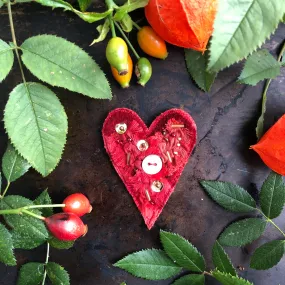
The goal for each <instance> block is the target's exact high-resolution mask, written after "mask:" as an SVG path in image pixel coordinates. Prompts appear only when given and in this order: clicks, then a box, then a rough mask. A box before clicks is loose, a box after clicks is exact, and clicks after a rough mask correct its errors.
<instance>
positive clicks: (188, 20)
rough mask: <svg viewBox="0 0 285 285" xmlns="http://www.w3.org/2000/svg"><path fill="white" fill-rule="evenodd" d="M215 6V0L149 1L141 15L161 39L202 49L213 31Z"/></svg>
mask: <svg viewBox="0 0 285 285" xmlns="http://www.w3.org/2000/svg"><path fill="white" fill-rule="evenodd" d="M217 5H218V1H217V0H150V1H149V3H148V5H147V6H146V7H145V14H146V18H147V20H148V22H149V23H150V25H151V26H152V28H153V29H154V30H155V32H156V33H157V34H158V35H159V36H160V37H161V38H163V39H164V40H165V41H167V42H169V43H171V44H173V45H176V46H180V47H183V48H191V49H195V50H198V51H201V52H204V51H205V50H206V46H207V43H208V41H209V39H210V37H211V35H212V32H213V26H214V20H215V16H216V13H217Z"/></svg>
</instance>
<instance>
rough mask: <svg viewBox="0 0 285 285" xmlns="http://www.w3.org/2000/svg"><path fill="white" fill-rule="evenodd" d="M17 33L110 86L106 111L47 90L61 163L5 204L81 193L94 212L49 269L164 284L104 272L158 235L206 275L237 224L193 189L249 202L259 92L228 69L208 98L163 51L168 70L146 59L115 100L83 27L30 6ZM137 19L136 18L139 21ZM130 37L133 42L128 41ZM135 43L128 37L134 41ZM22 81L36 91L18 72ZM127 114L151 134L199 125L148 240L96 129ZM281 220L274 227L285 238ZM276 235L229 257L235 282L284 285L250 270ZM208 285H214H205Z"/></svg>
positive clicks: (280, 268) (98, 103) (18, 13)
mask: <svg viewBox="0 0 285 285" xmlns="http://www.w3.org/2000/svg"><path fill="white" fill-rule="evenodd" d="M13 9H14V11H15V15H14V18H15V29H16V32H17V37H18V41H19V43H21V42H23V41H24V40H25V39H26V38H28V37H30V36H33V35H38V34H46V33H47V34H56V35H58V36H61V37H64V38H66V39H68V40H69V41H72V42H74V43H76V44H77V45H79V46H81V47H82V48H83V49H85V50H86V51H87V52H88V53H89V54H90V55H91V56H92V57H93V58H94V59H95V60H96V61H97V62H98V63H99V64H100V66H101V67H102V69H103V70H104V72H105V73H106V74H107V76H108V78H110V83H111V86H112V90H113V96H114V97H113V99H112V101H102V100H92V99H90V98H88V97H85V96H82V95H80V94H75V93H72V92H68V91H66V90H64V89H60V88H52V89H53V90H54V92H55V93H56V94H57V95H58V96H59V98H60V100H61V102H62V103H63V105H64V107H65V110H66V113H67V115H68V118H69V134H68V140H67V145H66V148H65V151H64V155H63V158H62V160H61V162H60V164H59V166H58V167H57V168H56V170H55V171H54V172H53V173H52V174H51V175H49V176H48V177H47V178H42V177H41V176H40V175H38V174H37V173H36V172H35V171H29V173H27V174H26V175H25V176H24V177H23V178H21V179H19V180H18V181H17V182H15V183H13V184H12V186H11V189H10V192H9V193H10V194H21V195H24V196H27V197H30V198H35V197H36V196H37V195H39V193H41V191H42V190H43V189H45V188H46V187H48V188H49V192H50V195H51V196H52V198H53V201H54V202H57V203H60V202H61V201H62V200H63V198H64V197H65V196H66V195H68V194H71V193H74V192H78V191H80V192H83V193H85V194H86V195H87V196H88V197H89V198H90V200H91V202H92V205H93V207H94V211H93V213H92V214H91V215H89V216H87V217H85V218H84V221H85V222H86V223H88V226H89V232H88V234H87V236H86V237H84V238H82V239H80V240H78V241H77V242H76V244H75V247H74V248H72V249H69V250H63V251H60V250H56V249H52V250H51V258H50V260H52V261H54V262H57V263H60V264H61V265H63V266H64V267H65V268H66V270H67V271H68V272H69V273H70V278H71V284H74V285H75V284H78V285H91V284H92V285H93V284H96V285H103V284H108V285H109V284H110V285H113V284H114V285H115V284H117V285H119V284H120V283H121V282H123V281H126V282H127V284H128V285H143V284H161V285H162V284H165V285H166V284H170V283H171V280H167V281H159V282H152V281H145V280H142V279H138V278H134V277H132V276H131V275H129V274H128V273H126V272H124V271H122V270H120V269H117V268H115V267H113V266H112V263H114V262H116V261H117V260H118V259H120V258H122V257H123V256H125V255H126V254H128V253H131V252H134V251H138V250H141V249H145V248H152V247H154V248H159V247H160V244H159V230H160V229H164V230H168V231H174V232H176V233H179V234H181V235H183V236H184V237H185V238H187V239H189V240H190V241H191V242H192V243H193V244H194V245H195V246H196V247H197V248H198V249H199V250H200V251H201V253H202V254H203V255H204V257H205V259H206V261H207V267H208V269H209V270H210V269H211V268H213V267H212V263H211V248H212V246H213V244H214V242H215V239H216V238H217V236H218V235H219V233H220V232H221V231H222V230H223V228H224V227H225V226H226V225H228V224H229V223H230V222H231V221H233V220H235V219H237V218H238V215H236V214H233V213H229V212H226V211H224V210H223V209H222V208H220V207H219V206H218V205H216V204H214V203H213V202H212V200H211V199H209V198H208V197H207V195H206V194H205V192H204V191H203V190H202V189H201V188H200V186H199V184H198V181H199V180H200V179H219V180H226V181H231V182H234V183H238V184H240V185H242V186H243V187H245V188H246V189H248V190H249V191H250V193H251V194H253V195H255V196H256V193H257V191H258V190H257V189H259V188H260V186H261V184H262V182H263V180H264V179H265V177H266V175H267V174H268V172H269V170H268V168H266V167H265V166H264V164H263V163H262V161H261V160H260V159H259V157H258V156H257V155H256V154H255V153H254V152H253V151H251V150H249V146H250V145H251V144H254V143H255V142H256V138H255V125H256V121H257V118H258V114H259V110H260V98H261V92H262V87H263V85H262V84H258V85H257V86H256V87H249V86H245V85H240V84H238V83H236V78H237V76H238V75H239V74H240V71H241V68H242V65H241V64H239V65H235V66H233V67H231V68H230V69H227V70H224V71H223V72H221V73H220V74H219V76H218V77H217V79H216V82H215V83H214V86H213V88H212V90H211V92H210V93H203V92H201V91H200V90H199V89H198V88H197V87H196V86H195V84H193V82H192V81H191V79H190V78H189V76H188V74H187V72H186V68H185V63H184V57H183V49H179V48H176V47H171V46H169V57H168V59H167V60H166V61H159V60H155V59H151V62H152V63H153V69H154V72H153V73H154V75H153V77H152V80H151V81H150V83H149V84H148V85H147V87H146V88H141V87H139V86H137V85H136V84H135V80H133V81H132V86H131V87H130V88H129V89H128V90H122V89H120V88H119V86H118V85H117V84H116V82H115V81H114V80H113V79H112V77H111V74H110V68H109V66H108V64H107V62H106V60H105V55H104V50H105V46H106V42H103V43H99V44H97V45H95V46H93V47H89V44H90V42H91V41H92V40H93V38H94V37H96V36H97V32H96V29H95V27H96V24H93V25H91V24H88V23H85V22H83V21H82V20H81V19H79V18H77V17H76V16H74V15H73V14H71V13H69V12H66V13H64V12H62V11H61V10H59V9H57V10H55V11H52V10H51V9H49V8H44V7H41V6H39V5H37V4H32V5H31V4H25V5H22V6H14V7H13ZM137 16H138V17H142V15H140V14H138V15H137ZM284 34H285V25H281V26H279V29H278V30H277V32H276V34H275V35H274V36H273V37H272V38H271V40H270V41H268V43H267V44H266V45H265V46H266V47H267V48H269V49H270V50H271V51H272V53H274V54H275V53H276V52H277V51H278V50H279V48H280V43H281V42H282V40H283V38H284ZM133 36H134V35H133ZM0 38H1V39H3V40H4V41H11V36H10V32H9V26H8V15H7V13H6V11H5V9H4V8H2V9H1V10H0ZM134 38H135V36H134ZM25 73H26V76H27V78H28V80H33V81H38V80H37V79H35V78H33V76H32V75H31V74H30V73H29V72H28V71H25ZM284 80H285V73H284V70H283V74H282V75H281V76H279V77H278V78H277V79H276V80H274V81H273V82H272V85H271V87H270V90H269V93H268V97H269V102H268V112H267V115H266V126H267V128H268V127H269V126H271V125H272V124H273V123H274V122H275V121H276V120H277V119H278V118H279V117H280V116H281V115H282V114H283V113H284V110H285V109H284V107H285V97H284V94H285V85H284ZM20 82H21V77H20V72H19V68H18V65H17V64H16V63H15V64H14V68H13V71H12V73H11V74H10V75H9V76H8V78H7V79H6V80H5V81H4V82H3V83H2V84H1V85H0V109H1V116H3V109H4V106H5V104H6V102H7V99H8V94H9V92H11V90H12V89H13V88H14V87H15V86H16V85H17V84H18V83H20ZM117 107H128V108H131V109H133V110H135V111H136V112H138V114H139V115H140V116H141V117H142V118H143V119H144V120H145V122H146V123H147V124H150V123H151V122H152V120H153V119H154V118H155V117H156V116H157V115H158V114H160V113H161V112H163V111H165V110H167V109H169V108H173V107H180V108H183V109H184V110H185V111H187V112H189V113H190V114H191V115H192V116H193V118H194V120H195V121H196V123H197V127H198V143H197V146H196V148H195V151H194V154H193V155H192V157H191V159H190V161H189V163H188V164H187V166H186V167H185V170H184V172H183V174H182V176H181V179H180V181H179V183H178V185H177V187H176V190H175V192H174V193H173V195H172V196H171V198H170V200H169V202H168V204H167V205H166V207H165V208H164V210H163V212H162V214H161V216H160V218H159V219H158V221H157V223H156V225H155V227H154V228H153V229H152V230H151V231H148V230H147V228H146V226H145V225H144V223H143V219H142V217H141V215H140V213H139V212H138V210H137V209H136V206H135V204H134V203H133V201H132V199H131V197H130V195H129V194H128V193H127V191H126V189H125V187H124V185H123V183H122V182H121V181H120V179H119V177H118V175H117V174H116V172H115V170H114V169H113V167H112V165H111V163H110V161H109V158H108V156H107V154H106V152H105V151H104V147H103V142H102V137H101V128H102V123H103V121H104V119H105V117H106V116H107V114H108V112H109V111H111V110H113V109H114V108H117ZM0 136H1V138H0V154H1V155H2V154H3V153H4V151H5V148H6V143H7V136H6V134H5V132H4V127H3V122H1V124H0ZM284 217H285V214H283V216H281V217H279V218H278V219H276V223H277V224H278V225H279V226H280V227H281V228H283V229H284V228H285V219H284ZM278 238H281V236H280V235H279V234H278V232H277V231H276V230H275V229H274V228H271V227H270V226H269V227H268V229H267V231H266V233H265V234H264V236H263V237H262V238H260V239H259V240H258V241H256V242H254V243H253V244H252V245H250V246H247V247H246V248H242V249H240V248H232V249H227V251H228V253H229V255H230V256H231V258H232V260H233V263H234V265H235V266H239V265H240V266H243V267H245V271H243V272H240V275H241V276H243V277H245V278H247V279H249V280H250V281H252V282H254V284H258V285H271V284H272V285H278V284H285V283H284V282H285V281H284V279H285V273H284V266H285V259H283V260H282V261H281V262H280V263H279V264H278V265H277V266H275V267H274V268H273V269H271V270H268V271H254V270H251V269H249V260H250V255H251V254H252V252H253V251H254V249H255V248H256V247H257V246H259V245H261V244H262V243H264V242H266V241H269V240H272V239H278ZM45 254H46V249H45V246H41V247H39V248H37V249H35V250H32V251H24V250H17V251H16V255H17V260H18V267H20V266H21V265H22V264H23V263H25V262H29V261H39V262H43V261H44V260H45ZM18 267H6V266H4V265H2V264H1V265H0V276H1V277H0V284H1V285H11V284H16V278H17V272H18ZM207 284H217V283H215V281H213V279H211V278H208V277H207Z"/></svg>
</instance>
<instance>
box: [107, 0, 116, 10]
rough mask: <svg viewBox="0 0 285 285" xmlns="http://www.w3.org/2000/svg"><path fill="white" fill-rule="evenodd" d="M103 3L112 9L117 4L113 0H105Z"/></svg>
mask: <svg viewBox="0 0 285 285" xmlns="http://www.w3.org/2000/svg"><path fill="white" fill-rule="evenodd" d="M105 3H106V6H107V7H108V9H109V10H114V8H118V6H117V5H116V4H115V3H114V1H113V0H105Z"/></svg>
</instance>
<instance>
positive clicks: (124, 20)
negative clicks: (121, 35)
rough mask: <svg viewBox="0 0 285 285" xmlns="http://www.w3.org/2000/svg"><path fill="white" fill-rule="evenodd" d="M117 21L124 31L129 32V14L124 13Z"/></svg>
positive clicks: (131, 25) (131, 22) (130, 19)
mask: <svg viewBox="0 0 285 285" xmlns="http://www.w3.org/2000/svg"><path fill="white" fill-rule="evenodd" d="M119 23H120V26H121V28H122V29H123V31H124V32H126V33H130V32H131V31H132V30H133V21H132V18H131V16H130V15H129V14H125V16H124V17H123V18H122V20H121V21H120V22H119Z"/></svg>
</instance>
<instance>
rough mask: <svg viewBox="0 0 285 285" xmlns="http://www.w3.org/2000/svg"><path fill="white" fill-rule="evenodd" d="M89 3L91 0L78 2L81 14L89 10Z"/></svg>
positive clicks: (79, 0)
mask: <svg viewBox="0 0 285 285" xmlns="http://www.w3.org/2000/svg"><path fill="white" fill-rule="evenodd" d="M91 3H92V0H78V4H79V7H80V10H81V11H82V12H85V11H86V10H87V9H88V8H89V6H90V4H91Z"/></svg>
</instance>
